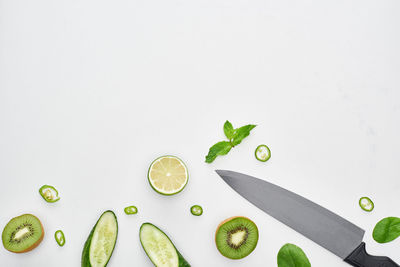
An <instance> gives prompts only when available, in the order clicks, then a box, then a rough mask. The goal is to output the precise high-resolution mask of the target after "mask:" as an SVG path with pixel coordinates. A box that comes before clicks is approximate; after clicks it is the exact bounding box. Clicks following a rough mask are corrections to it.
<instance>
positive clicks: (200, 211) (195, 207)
mask: <svg viewBox="0 0 400 267" xmlns="http://www.w3.org/2000/svg"><path fill="white" fill-rule="evenodd" d="M190 212H191V213H192V214H193V215H194V216H200V215H201V214H203V208H202V207H201V206H199V205H193V206H192V207H191V208H190Z"/></svg>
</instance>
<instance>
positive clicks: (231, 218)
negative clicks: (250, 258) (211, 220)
mask: <svg viewBox="0 0 400 267" xmlns="http://www.w3.org/2000/svg"><path fill="white" fill-rule="evenodd" d="M236 218H242V219H246V220H248V221H250V222H252V223H253V224H254V225H255V226H256V228H257V225H256V224H255V223H254V222H253V221H252V220H250V219H249V218H247V217H244V216H233V217H230V218H227V219H225V220H223V221H222V222H221V223H220V224H219V225H218V227H217V230H216V231H215V244H217V234H218V231H219V228H220V227H221V226H222V225H224V224H225V223H227V222H229V221H231V220H233V219H236ZM217 249H218V250H219V248H218V245H217ZM251 252H252V251H250V253H251ZM220 253H221V254H222V255H223V256H225V255H224V254H223V253H222V252H221V251H220ZM250 253H249V254H250ZM225 257H227V256H225ZM245 257H246V256H245ZM227 258H229V259H232V260H238V259H241V258H230V257H227Z"/></svg>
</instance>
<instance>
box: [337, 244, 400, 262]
mask: <svg viewBox="0 0 400 267" xmlns="http://www.w3.org/2000/svg"><path fill="white" fill-rule="evenodd" d="M344 261H345V262H347V263H349V264H351V265H353V266H356V267H400V265H398V264H397V263H395V262H394V261H392V260H391V259H390V258H388V257H382V256H371V255H369V254H368V253H367V251H366V250H365V243H364V242H362V243H361V244H360V245H359V246H358V247H357V248H356V249H355V250H354V251H353V252H352V253H351V254H350V255H349V256H347V258H346V259H344Z"/></svg>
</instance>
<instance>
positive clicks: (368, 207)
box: [358, 197, 374, 212]
mask: <svg viewBox="0 0 400 267" xmlns="http://www.w3.org/2000/svg"><path fill="white" fill-rule="evenodd" d="M358 204H359V205H360V207H361V208H362V209H363V210H365V211H368V212H371V211H372V210H373V209H374V202H372V200H371V199H370V198H369V197H362V198H360V200H359V201H358Z"/></svg>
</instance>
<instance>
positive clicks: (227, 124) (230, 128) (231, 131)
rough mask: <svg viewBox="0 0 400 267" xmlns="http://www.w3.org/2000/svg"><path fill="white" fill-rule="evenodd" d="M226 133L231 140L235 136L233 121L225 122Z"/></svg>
mask: <svg viewBox="0 0 400 267" xmlns="http://www.w3.org/2000/svg"><path fill="white" fill-rule="evenodd" d="M224 133H225V135H226V137H227V138H228V139H229V140H231V139H232V138H233V134H234V133H235V129H233V126H232V123H230V122H229V121H226V122H225V124H224Z"/></svg>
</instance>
